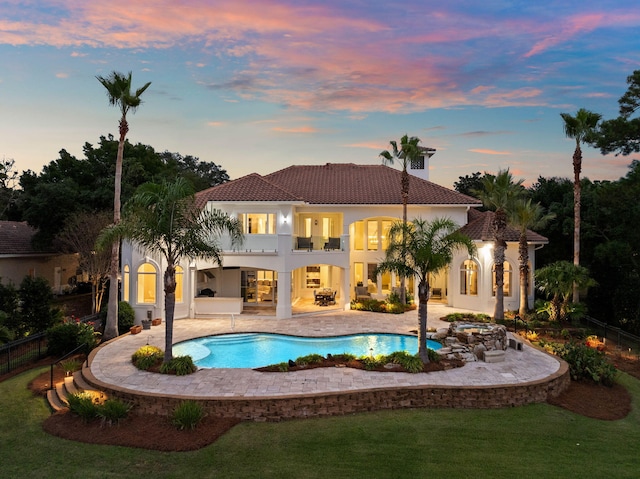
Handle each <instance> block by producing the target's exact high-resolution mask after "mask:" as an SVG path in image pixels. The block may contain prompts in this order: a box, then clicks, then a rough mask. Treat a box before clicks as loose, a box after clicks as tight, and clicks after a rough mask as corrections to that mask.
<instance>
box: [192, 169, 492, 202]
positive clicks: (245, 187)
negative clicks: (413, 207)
mask: <svg viewBox="0 0 640 479" xmlns="http://www.w3.org/2000/svg"><path fill="white" fill-rule="evenodd" d="M400 177H401V171H400V170H397V169H394V168H390V167H388V166H385V165H355V164H353V163H327V164H326V165H304V166H290V167H288V168H285V169H283V170H279V171H276V172H274V173H271V174H269V175H266V176H264V177H262V176H260V175H258V174H256V173H254V174H251V175H248V176H245V177H242V178H239V179H237V180H234V181H230V182H228V183H224V184H222V185H219V186H214V187H213V188H209V189H208V190H205V191H202V192H200V193H198V201H199V202H201V204H204V203H206V201H304V202H306V203H308V204H336V205H337V204H344V205H375V204H379V205H390V204H402V196H401V193H400ZM409 178H410V180H409V181H410V182H409V204H422V205H480V201H478V200H477V199H475V198H472V197H470V196H466V195H463V194H461V193H458V192H456V191H453V190H450V189H448V188H445V187H443V186H440V185H437V184H435V183H432V182H430V181H425V180H422V179H420V178H417V177H415V176H411V175H410V176H409Z"/></svg>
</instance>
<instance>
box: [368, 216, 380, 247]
mask: <svg viewBox="0 0 640 479" xmlns="http://www.w3.org/2000/svg"><path fill="white" fill-rule="evenodd" d="M367 249H368V250H369V251H376V250H377V249H378V222H377V221H367Z"/></svg>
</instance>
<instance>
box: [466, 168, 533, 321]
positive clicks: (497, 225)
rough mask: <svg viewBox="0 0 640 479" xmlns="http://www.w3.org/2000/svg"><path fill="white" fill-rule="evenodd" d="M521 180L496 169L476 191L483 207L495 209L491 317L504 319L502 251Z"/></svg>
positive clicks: (505, 245)
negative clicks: (510, 213)
mask: <svg viewBox="0 0 640 479" xmlns="http://www.w3.org/2000/svg"><path fill="white" fill-rule="evenodd" d="M522 181H523V180H518V181H516V182H514V180H513V176H512V175H511V173H510V172H509V169H508V168H507V169H506V170H500V171H498V174H497V175H495V176H494V175H485V176H484V178H482V186H483V190H482V191H478V192H477V194H478V197H479V198H480V200H481V201H482V202H483V203H484V205H485V207H487V208H488V209H492V210H494V211H495V214H494V215H493V225H492V227H493V237H494V247H493V263H494V268H495V272H496V304H495V309H494V312H493V317H494V318H495V319H496V320H499V319H504V288H503V286H504V252H505V250H506V249H507V242H506V241H505V239H504V236H505V232H506V230H507V224H508V218H509V216H508V212H509V210H510V208H511V207H512V204H513V201H514V200H515V199H516V197H517V196H518V195H520V194H521V193H522V192H523V190H524V188H523V187H522Z"/></svg>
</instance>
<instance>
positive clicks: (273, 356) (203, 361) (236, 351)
mask: <svg viewBox="0 0 640 479" xmlns="http://www.w3.org/2000/svg"><path fill="white" fill-rule="evenodd" d="M427 346H428V347H429V348H431V349H440V348H441V347H442V346H441V345H440V343H437V342H435V341H431V340H427ZM394 351H408V352H409V353H411V354H415V353H417V352H418V338H417V337H416V336H410V335H405V334H368V333H367V334H352V335H349V336H330V337H321V338H309V337H301V336H287V335H283V334H270V333H236V334H222V335H219V336H207V337H204V338H196V339H190V340H188V341H183V342H181V343H177V344H174V345H173V355H174V356H186V355H189V356H191V358H192V359H193V361H194V362H195V363H196V365H197V366H198V367H200V368H259V367H262V366H268V365H270V364H278V363H282V362H286V361H288V360H289V359H291V360H295V359H296V358H299V357H300V356H306V355H308V354H314V353H316V354H321V355H322V356H326V355H327V354H342V353H350V354H353V355H355V356H356V357H359V356H365V355H367V356H368V355H371V354H373V355H374V356H377V355H379V354H390V353H392V352H394Z"/></svg>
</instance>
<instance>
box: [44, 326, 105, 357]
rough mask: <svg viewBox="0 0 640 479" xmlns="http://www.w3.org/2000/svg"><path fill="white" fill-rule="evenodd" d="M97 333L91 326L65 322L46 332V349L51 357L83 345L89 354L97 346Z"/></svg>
mask: <svg viewBox="0 0 640 479" xmlns="http://www.w3.org/2000/svg"><path fill="white" fill-rule="evenodd" d="M97 335H98V333H96V332H95V331H94V329H93V327H92V326H90V325H88V324H85V323H81V322H66V323H62V324H58V325H57V326H53V327H52V328H49V329H48V330H47V348H48V351H49V354H50V355H52V356H62V355H63V354H67V353H69V352H71V351H73V350H74V349H76V348H77V347H79V346H81V345H84V346H85V351H83V352H85V353H89V351H91V350H92V349H93V348H95V347H96V344H98V337H97Z"/></svg>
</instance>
